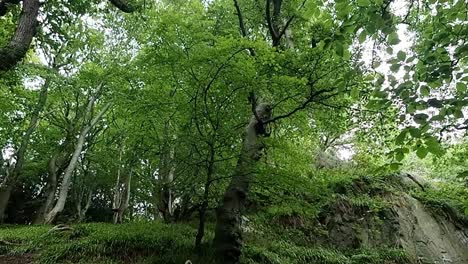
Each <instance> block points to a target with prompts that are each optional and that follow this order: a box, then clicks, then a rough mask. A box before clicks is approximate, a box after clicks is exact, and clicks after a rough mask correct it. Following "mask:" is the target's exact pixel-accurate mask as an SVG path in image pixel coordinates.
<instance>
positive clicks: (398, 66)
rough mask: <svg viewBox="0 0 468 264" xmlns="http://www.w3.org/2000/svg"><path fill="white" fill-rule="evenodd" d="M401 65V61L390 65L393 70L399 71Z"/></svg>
mask: <svg viewBox="0 0 468 264" xmlns="http://www.w3.org/2000/svg"><path fill="white" fill-rule="evenodd" d="M400 66H401V64H399V63H396V64H392V65H391V66H390V70H391V71H392V72H397V71H398V70H399V69H400Z"/></svg>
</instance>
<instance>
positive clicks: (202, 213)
mask: <svg viewBox="0 0 468 264" xmlns="http://www.w3.org/2000/svg"><path fill="white" fill-rule="evenodd" d="M209 146H210V154H209V158H208V164H207V165H208V168H207V171H206V181H205V190H204V192H203V200H202V203H201V205H200V208H199V210H198V216H199V221H198V231H197V236H196V237H195V249H196V250H197V252H198V253H199V254H200V253H201V250H200V249H201V248H200V246H201V242H202V240H203V237H204V236H205V221H206V210H207V209H208V199H209V195H210V187H211V182H212V181H211V178H212V176H213V171H214V162H215V149H214V145H213V142H210V144H209Z"/></svg>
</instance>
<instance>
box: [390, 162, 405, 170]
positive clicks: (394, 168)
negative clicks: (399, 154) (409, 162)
mask: <svg viewBox="0 0 468 264" xmlns="http://www.w3.org/2000/svg"><path fill="white" fill-rule="evenodd" d="M401 165H402V164H401V163H396V162H395V163H391V164H390V169H391V170H398V169H399V168H400V166H401Z"/></svg>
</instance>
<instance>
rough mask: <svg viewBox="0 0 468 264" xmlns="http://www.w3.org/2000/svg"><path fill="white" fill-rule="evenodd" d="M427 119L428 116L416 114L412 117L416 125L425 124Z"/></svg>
mask: <svg viewBox="0 0 468 264" xmlns="http://www.w3.org/2000/svg"><path fill="white" fill-rule="evenodd" d="M428 118H429V116H428V115H426V114H416V115H414V117H413V119H414V122H416V123H417V124H420V125H421V124H425V123H426V122H427V119H428Z"/></svg>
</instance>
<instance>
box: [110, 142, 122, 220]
mask: <svg viewBox="0 0 468 264" xmlns="http://www.w3.org/2000/svg"><path fill="white" fill-rule="evenodd" d="M122 155H123V147H122V146H121V147H120V151H119V168H118V169H117V180H116V182H115V187H114V199H113V200H112V211H113V212H114V216H113V223H114V224H117V222H118V220H119V212H118V211H119V208H120V203H121V202H122V192H123V190H122V182H121V174H122Z"/></svg>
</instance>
